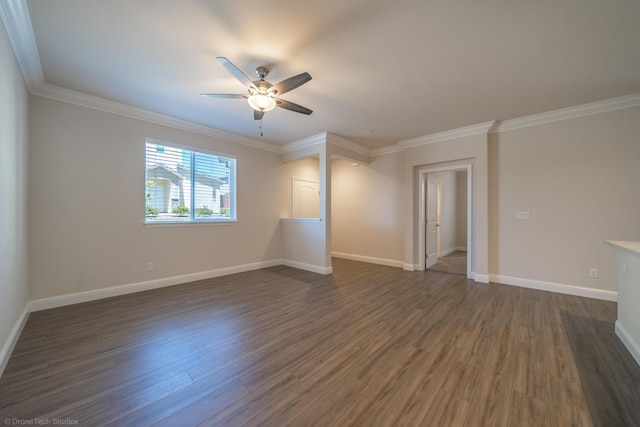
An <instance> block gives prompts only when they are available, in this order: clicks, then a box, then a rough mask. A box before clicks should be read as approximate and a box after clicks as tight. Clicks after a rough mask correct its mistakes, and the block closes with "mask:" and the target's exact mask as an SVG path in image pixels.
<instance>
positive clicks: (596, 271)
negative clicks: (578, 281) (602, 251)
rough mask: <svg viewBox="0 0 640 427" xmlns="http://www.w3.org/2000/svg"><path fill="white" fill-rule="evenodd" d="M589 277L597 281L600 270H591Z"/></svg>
mask: <svg viewBox="0 0 640 427" xmlns="http://www.w3.org/2000/svg"><path fill="white" fill-rule="evenodd" d="M589 277H591V278H592V279H595V278H596V277H598V269H597V268H590V269H589Z"/></svg>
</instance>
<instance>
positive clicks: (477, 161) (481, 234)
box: [404, 134, 489, 281]
mask: <svg viewBox="0 0 640 427" xmlns="http://www.w3.org/2000/svg"><path fill="white" fill-rule="evenodd" d="M487 140H488V138H487V135H486V134H475V135H469V136H464V137H460V138H455V139H451V140H447V141H441V142H435V143H431V144H425V145H420V146H415V147H411V148H408V149H406V150H405V151H404V157H405V165H404V177H405V182H407V183H408V184H409V185H406V186H405V189H404V193H405V215H406V218H407V219H406V221H407V222H406V226H405V243H404V245H405V265H406V266H407V267H413V266H415V265H418V263H419V259H418V253H419V245H418V242H419V232H418V230H419V224H418V221H419V216H418V212H419V206H418V203H419V193H420V174H421V171H422V170H425V169H428V168H436V167H449V166H459V165H464V164H471V165H472V174H473V175H472V179H473V204H472V208H471V212H472V221H471V223H472V227H473V231H474V234H475V236H474V237H475V239H474V240H473V241H472V242H471V244H472V247H473V251H472V254H471V268H472V273H474V274H475V277H476V280H479V281H488V279H489V277H488V272H489V270H488V247H489V244H488V221H489V219H488V193H487V192H488V187H487V184H488V177H487V173H488V157H487Z"/></svg>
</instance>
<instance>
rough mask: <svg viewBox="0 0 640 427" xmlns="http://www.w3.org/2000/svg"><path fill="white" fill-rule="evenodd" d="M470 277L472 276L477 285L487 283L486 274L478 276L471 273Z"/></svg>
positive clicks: (487, 277) (487, 276)
mask: <svg viewBox="0 0 640 427" xmlns="http://www.w3.org/2000/svg"><path fill="white" fill-rule="evenodd" d="M471 275H472V276H473V277H472V278H473V280H475V281H476V282H478V283H489V275H488V274H478V273H471Z"/></svg>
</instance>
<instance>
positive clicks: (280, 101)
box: [275, 98, 313, 115]
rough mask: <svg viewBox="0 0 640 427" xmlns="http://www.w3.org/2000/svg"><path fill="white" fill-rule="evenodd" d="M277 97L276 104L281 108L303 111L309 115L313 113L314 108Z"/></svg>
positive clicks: (297, 111)
mask: <svg viewBox="0 0 640 427" xmlns="http://www.w3.org/2000/svg"><path fill="white" fill-rule="evenodd" d="M275 99H276V105H277V106H278V107H280V108H284V109H286V110H291V111H295V112H296V113H302V114H307V115H309V114H311V113H313V110H310V109H308V108H306V107H303V106H302V105H298V104H294V103H293V102H289V101H285V100H284V99H278V98H275Z"/></svg>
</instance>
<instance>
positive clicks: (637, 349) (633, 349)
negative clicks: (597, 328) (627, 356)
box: [615, 320, 640, 365]
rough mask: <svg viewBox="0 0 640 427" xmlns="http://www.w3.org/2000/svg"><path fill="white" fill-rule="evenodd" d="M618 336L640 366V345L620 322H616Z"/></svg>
mask: <svg viewBox="0 0 640 427" xmlns="http://www.w3.org/2000/svg"><path fill="white" fill-rule="evenodd" d="M615 329H616V335H617V336H618V338H620V341H622V344H624V346H625V347H626V348H627V350H629V353H631V355H632V356H633V358H634V359H635V360H636V363H637V364H638V365H640V344H638V343H637V342H635V340H634V339H633V337H632V336H631V334H629V332H627V330H626V329H625V328H624V327H623V326H622V325H621V324H620V321H618V320H616V328H615Z"/></svg>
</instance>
